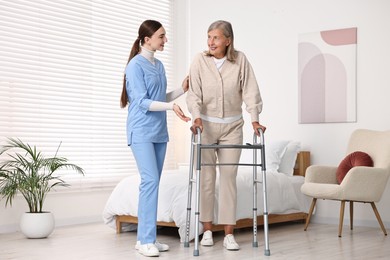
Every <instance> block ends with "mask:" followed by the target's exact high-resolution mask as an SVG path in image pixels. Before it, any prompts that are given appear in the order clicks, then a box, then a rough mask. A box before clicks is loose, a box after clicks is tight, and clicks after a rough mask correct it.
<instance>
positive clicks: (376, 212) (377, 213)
mask: <svg viewBox="0 0 390 260" xmlns="http://www.w3.org/2000/svg"><path fill="white" fill-rule="evenodd" d="M370 204H371V207H372V209H373V210H374V213H375V216H376V219H377V220H378V222H379V225H380V226H381V228H382V231H383V233H384V234H385V236H387V232H386V229H385V226H384V225H383V222H382V219H381V216H380V215H379V212H378V210H377V209H376V206H375V203H374V202H370Z"/></svg>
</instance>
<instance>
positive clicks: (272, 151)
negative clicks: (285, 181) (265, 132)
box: [265, 141, 288, 172]
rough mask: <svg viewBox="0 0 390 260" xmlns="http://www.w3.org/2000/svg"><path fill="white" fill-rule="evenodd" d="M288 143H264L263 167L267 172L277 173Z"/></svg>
mask: <svg viewBox="0 0 390 260" xmlns="http://www.w3.org/2000/svg"><path fill="white" fill-rule="evenodd" d="M287 144H288V141H271V142H269V143H265V167H266V170H267V172H277V171H278V170H279V164H280V161H281V159H282V156H283V154H284V152H285V151H286V147H287Z"/></svg>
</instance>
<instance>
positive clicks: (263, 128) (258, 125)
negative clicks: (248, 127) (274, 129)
mask: <svg viewBox="0 0 390 260" xmlns="http://www.w3.org/2000/svg"><path fill="white" fill-rule="evenodd" d="M252 126H253V131H255V133H256V135H257V136H260V133H259V128H260V129H261V130H263V133H264V132H265V130H266V129H267V128H266V127H265V126H263V125H260V123H259V122H252Z"/></svg>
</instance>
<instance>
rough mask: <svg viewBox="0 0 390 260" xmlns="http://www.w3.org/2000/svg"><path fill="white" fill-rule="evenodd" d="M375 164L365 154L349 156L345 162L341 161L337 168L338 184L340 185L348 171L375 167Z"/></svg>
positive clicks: (355, 153)
mask: <svg viewBox="0 0 390 260" xmlns="http://www.w3.org/2000/svg"><path fill="white" fill-rule="evenodd" d="M373 165H374V163H373V161H372V159H371V157H370V156H369V155H368V154H366V153H365V152H360V151H357V152H353V153H350V154H348V155H347V156H346V157H345V158H344V160H342V161H341V163H340V165H339V167H338V168H337V172H336V178H337V182H338V183H339V184H340V183H341V182H342V181H343V179H344V177H345V175H347V173H348V171H349V170H350V169H351V168H352V167H355V166H371V167H372V166H373Z"/></svg>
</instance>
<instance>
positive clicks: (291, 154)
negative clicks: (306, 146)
mask: <svg viewBox="0 0 390 260" xmlns="http://www.w3.org/2000/svg"><path fill="white" fill-rule="evenodd" d="M300 149H301V144H300V143H299V142H295V141H291V142H289V143H288V144H287V147H286V151H285V152H284V154H283V156H282V159H281V161H280V164H279V172H281V173H285V174H287V175H289V176H293V175H294V166H295V162H296V160H297V156H298V152H299V150H300Z"/></svg>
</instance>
